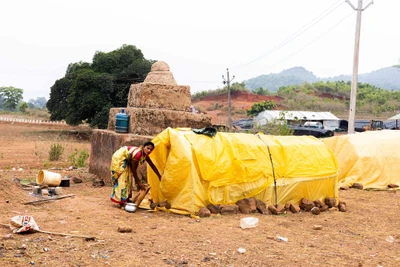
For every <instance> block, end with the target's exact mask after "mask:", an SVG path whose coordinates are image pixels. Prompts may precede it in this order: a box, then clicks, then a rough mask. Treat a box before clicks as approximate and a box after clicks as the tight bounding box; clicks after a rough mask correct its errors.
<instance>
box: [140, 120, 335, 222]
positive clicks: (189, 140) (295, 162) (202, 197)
mask: <svg viewBox="0 0 400 267" xmlns="http://www.w3.org/2000/svg"><path fill="white" fill-rule="evenodd" d="M153 142H154V143H155V145H156V147H155V149H154V151H153V152H152V154H151V159H152V161H153V162H154V164H155V165H156V166H157V168H158V169H159V171H160V173H161V175H162V180H161V182H159V181H158V178H157V177H156V175H155V174H154V173H153V172H152V171H151V169H148V182H149V184H150V186H151V197H152V198H153V200H154V201H155V202H162V201H168V203H170V204H171V209H170V211H172V212H175V213H179V214H195V213H196V212H198V211H199V209H200V208H201V207H205V206H207V205H208V204H215V205H218V204H235V203H236V202H237V201H238V200H241V199H243V198H250V197H255V198H256V199H259V200H262V201H264V202H265V203H266V204H267V205H269V204H277V203H279V204H286V203H293V204H299V202H300V200H301V199H302V198H307V199H310V200H321V201H323V200H324V199H325V198H326V197H334V198H336V199H337V198H338V193H337V188H338V186H337V170H338V169H337V161H336V158H335V156H334V155H333V153H332V152H331V151H330V150H329V149H328V148H327V147H326V146H325V145H324V143H322V141H320V140H318V139H316V138H314V137H311V136H270V135H263V134H257V135H252V134H244V133H216V135H215V136H212V137H210V136H208V135H205V134H201V133H200V134H199V133H195V132H193V131H192V130H191V129H188V128H185V129H172V128H168V129H166V130H164V131H163V132H162V133H160V134H159V135H158V136H156V137H155V138H154V139H153ZM275 181H276V186H275ZM275 192H276V194H275ZM276 202H277V203H276Z"/></svg>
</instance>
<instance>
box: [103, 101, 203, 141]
mask: <svg viewBox="0 0 400 267" xmlns="http://www.w3.org/2000/svg"><path fill="white" fill-rule="evenodd" d="M121 110H122V108H112V109H110V115H109V117H108V130H110V131H114V130H115V122H116V115H117V113H119V112H121ZM124 110H125V113H126V114H128V115H129V130H128V131H129V133H130V134H141V135H150V136H156V135H157V134H159V133H161V132H162V131H164V130H165V129H166V128H168V127H171V128H179V127H188V128H194V129H196V128H204V127H210V126H211V116H210V115H207V114H194V113H190V112H185V111H175V110H166V109H148V108H146V109H145V108H133V107H130V108H129V107H128V108H124Z"/></svg>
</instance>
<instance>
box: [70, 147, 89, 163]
mask: <svg viewBox="0 0 400 267" xmlns="http://www.w3.org/2000/svg"><path fill="white" fill-rule="evenodd" d="M77 154H78V150H75V151H74V152H72V153H71V155H69V162H70V163H71V165H72V166H76V167H85V166H86V160H87V159H88V158H89V153H88V152H87V151H86V150H82V151H81V152H80V154H79V156H78V158H76V155H77Z"/></svg>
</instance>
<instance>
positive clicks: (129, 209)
mask: <svg viewBox="0 0 400 267" xmlns="http://www.w3.org/2000/svg"><path fill="white" fill-rule="evenodd" d="M125 210H126V211H127V212H135V211H136V210H137V204H135V203H126V205H125Z"/></svg>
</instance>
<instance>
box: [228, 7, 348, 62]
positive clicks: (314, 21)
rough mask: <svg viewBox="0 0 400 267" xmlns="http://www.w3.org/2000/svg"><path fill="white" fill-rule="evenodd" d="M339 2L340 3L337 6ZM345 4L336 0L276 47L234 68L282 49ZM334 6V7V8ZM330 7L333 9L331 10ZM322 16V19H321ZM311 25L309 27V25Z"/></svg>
mask: <svg viewBox="0 0 400 267" xmlns="http://www.w3.org/2000/svg"><path fill="white" fill-rule="evenodd" d="M339 2H342V3H340V4H339V5H338V3H339ZM344 3H345V2H343V1H342V0H338V1H337V2H335V3H334V4H332V5H331V6H330V7H328V8H327V9H325V10H324V11H323V12H322V13H320V14H319V15H318V16H316V17H315V18H314V19H312V20H311V21H310V22H308V23H307V24H305V25H304V26H303V27H301V28H300V29H299V30H297V31H296V32H295V33H294V34H292V35H291V36H290V37H288V38H286V39H285V40H283V41H282V42H280V43H279V44H278V45H276V46H274V47H273V48H271V49H270V50H269V51H267V52H266V53H264V54H263V55H261V56H259V57H257V58H256V59H253V60H251V61H249V62H247V63H245V64H241V65H238V66H236V67H234V68H239V67H244V66H247V65H249V64H251V63H253V62H255V61H257V60H260V59H262V58H264V57H266V56H268V55H270V54H271V53H273V52H275V51H277V50H278V49H280V48H282V47H283V46H285V45H286V44H288V43H290V42H291V41H293V40H295V39H296V38H297V37H299V36H300V35H302V34H303V33H305V32H306V31H308V30H309V29H311V28H312V27H313V26H314V25H316V24H317V23H318V22H320V21H321V20H323V19H324V18H326V17H327V16H328V15H329V14H331V13H332V12H333V11H335V10H336V9H337V8H339V7H340V6H341V5H342V4H344ZM335 6H336V7H335ZM332 7H334V8H333V9H332ZM325 13H326V14H325ZM321 16H322V17H321ZM310 24H311V25H310Z"/></svg>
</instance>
